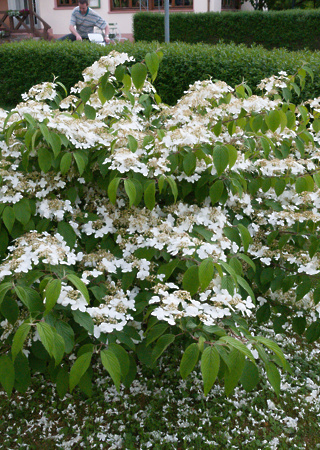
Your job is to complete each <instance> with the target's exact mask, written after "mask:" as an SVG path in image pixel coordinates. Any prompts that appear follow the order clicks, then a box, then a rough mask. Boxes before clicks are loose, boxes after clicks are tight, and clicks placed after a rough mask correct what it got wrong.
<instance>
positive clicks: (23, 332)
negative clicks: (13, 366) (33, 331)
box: [11, 322, 31, 360]
mask: <svg viewBox="0 0 320 450" xmlns="http://www.w3.org/2000/svg"><path fill="white" fill-rule="evenodd" d="M30 328H31V325H30V323H26V322H24V323H23V324H21V325H20V327H19V328H18V329H17V331H16V333H15V335H14V336H13V341H12V346H11V354H12V359H13V360H15V358H16V356H17V354H18V353H19V352H20V351H21V350H22V348H23V344H24V342H25V340H26V338H27V336H28V333H29V331H30Z"/></svg>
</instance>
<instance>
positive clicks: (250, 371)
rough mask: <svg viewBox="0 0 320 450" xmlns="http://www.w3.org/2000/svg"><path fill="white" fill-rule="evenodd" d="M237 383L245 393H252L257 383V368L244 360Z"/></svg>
mask: <svg viewBox="0 0 320 450" xmlns="http://www.w3.org/2000/svg"><path fill="white" fill-rule="evenodd" d="M239 381H240V384H241V385H242V387H243V388H244V390H245V391H246V392H250V391H252V390H253V389H254V388H255V387H256V385H257V384H258V382H259V370H258V368H257V366H256V365H255V364H253V363H252V362H251V361H248V360H246V361H245V364H244V369H243V372H242V375H241V377H240V380H239Z"/></svg>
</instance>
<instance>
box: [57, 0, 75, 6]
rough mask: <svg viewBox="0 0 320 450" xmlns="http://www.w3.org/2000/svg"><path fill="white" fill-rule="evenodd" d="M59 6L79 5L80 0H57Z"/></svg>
mask: <svg viewBox="0 0 320 450" xmlns="http://www.w3.org/2000/svg"><path fill="white" fill-rule="evenodd" d="M57 6H58V7H59V6H73V7H75V6H78V0H57Z"/></svg>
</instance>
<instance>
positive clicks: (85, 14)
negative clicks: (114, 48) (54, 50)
mask: <svg viewBox="0 0 320 450" xmlns="http://www.w3.org/2000/svg"><path fill="white" fill-rule="evenodd" d="M88 1H89V0H79V6H77V7H76V8H74V10H73V11H72V14H71V19H70V26H69V30H70V31H71V33H70V34H67V35H66V36H63V37H61V38H59V39H58V41H64V40H66V39H67V40H70V41H82V40H83V39H88V33H93V29H94V27H98V28H100V29H101V30H104V40H105V42H106V43H109V25H108V24H107V22H106V21H105V20H104V19H102V17H100V16H99V14H97V13H96V12H95V11H93V10H92V9H91V8H89V4H88Z"/></svg>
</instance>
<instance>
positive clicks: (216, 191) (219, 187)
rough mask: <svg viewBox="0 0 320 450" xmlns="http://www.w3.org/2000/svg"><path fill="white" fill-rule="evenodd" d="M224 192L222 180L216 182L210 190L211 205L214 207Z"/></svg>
mask: <svg viewBox="0 0 320 450" xmlns="http://www.w3.org/2000/svg"><path fill="white" fill-rule="evenodd" d="M223 190H224V184H223V181H222V180H217V181H216V182H215V183H214V184H213V185H212V186H211V188H210V190H209V195H210V200H211V204H212V205H214V204H215V203H217V202H218V201H219V200H220V198H221V195H222V192H223Z"/></svg>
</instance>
